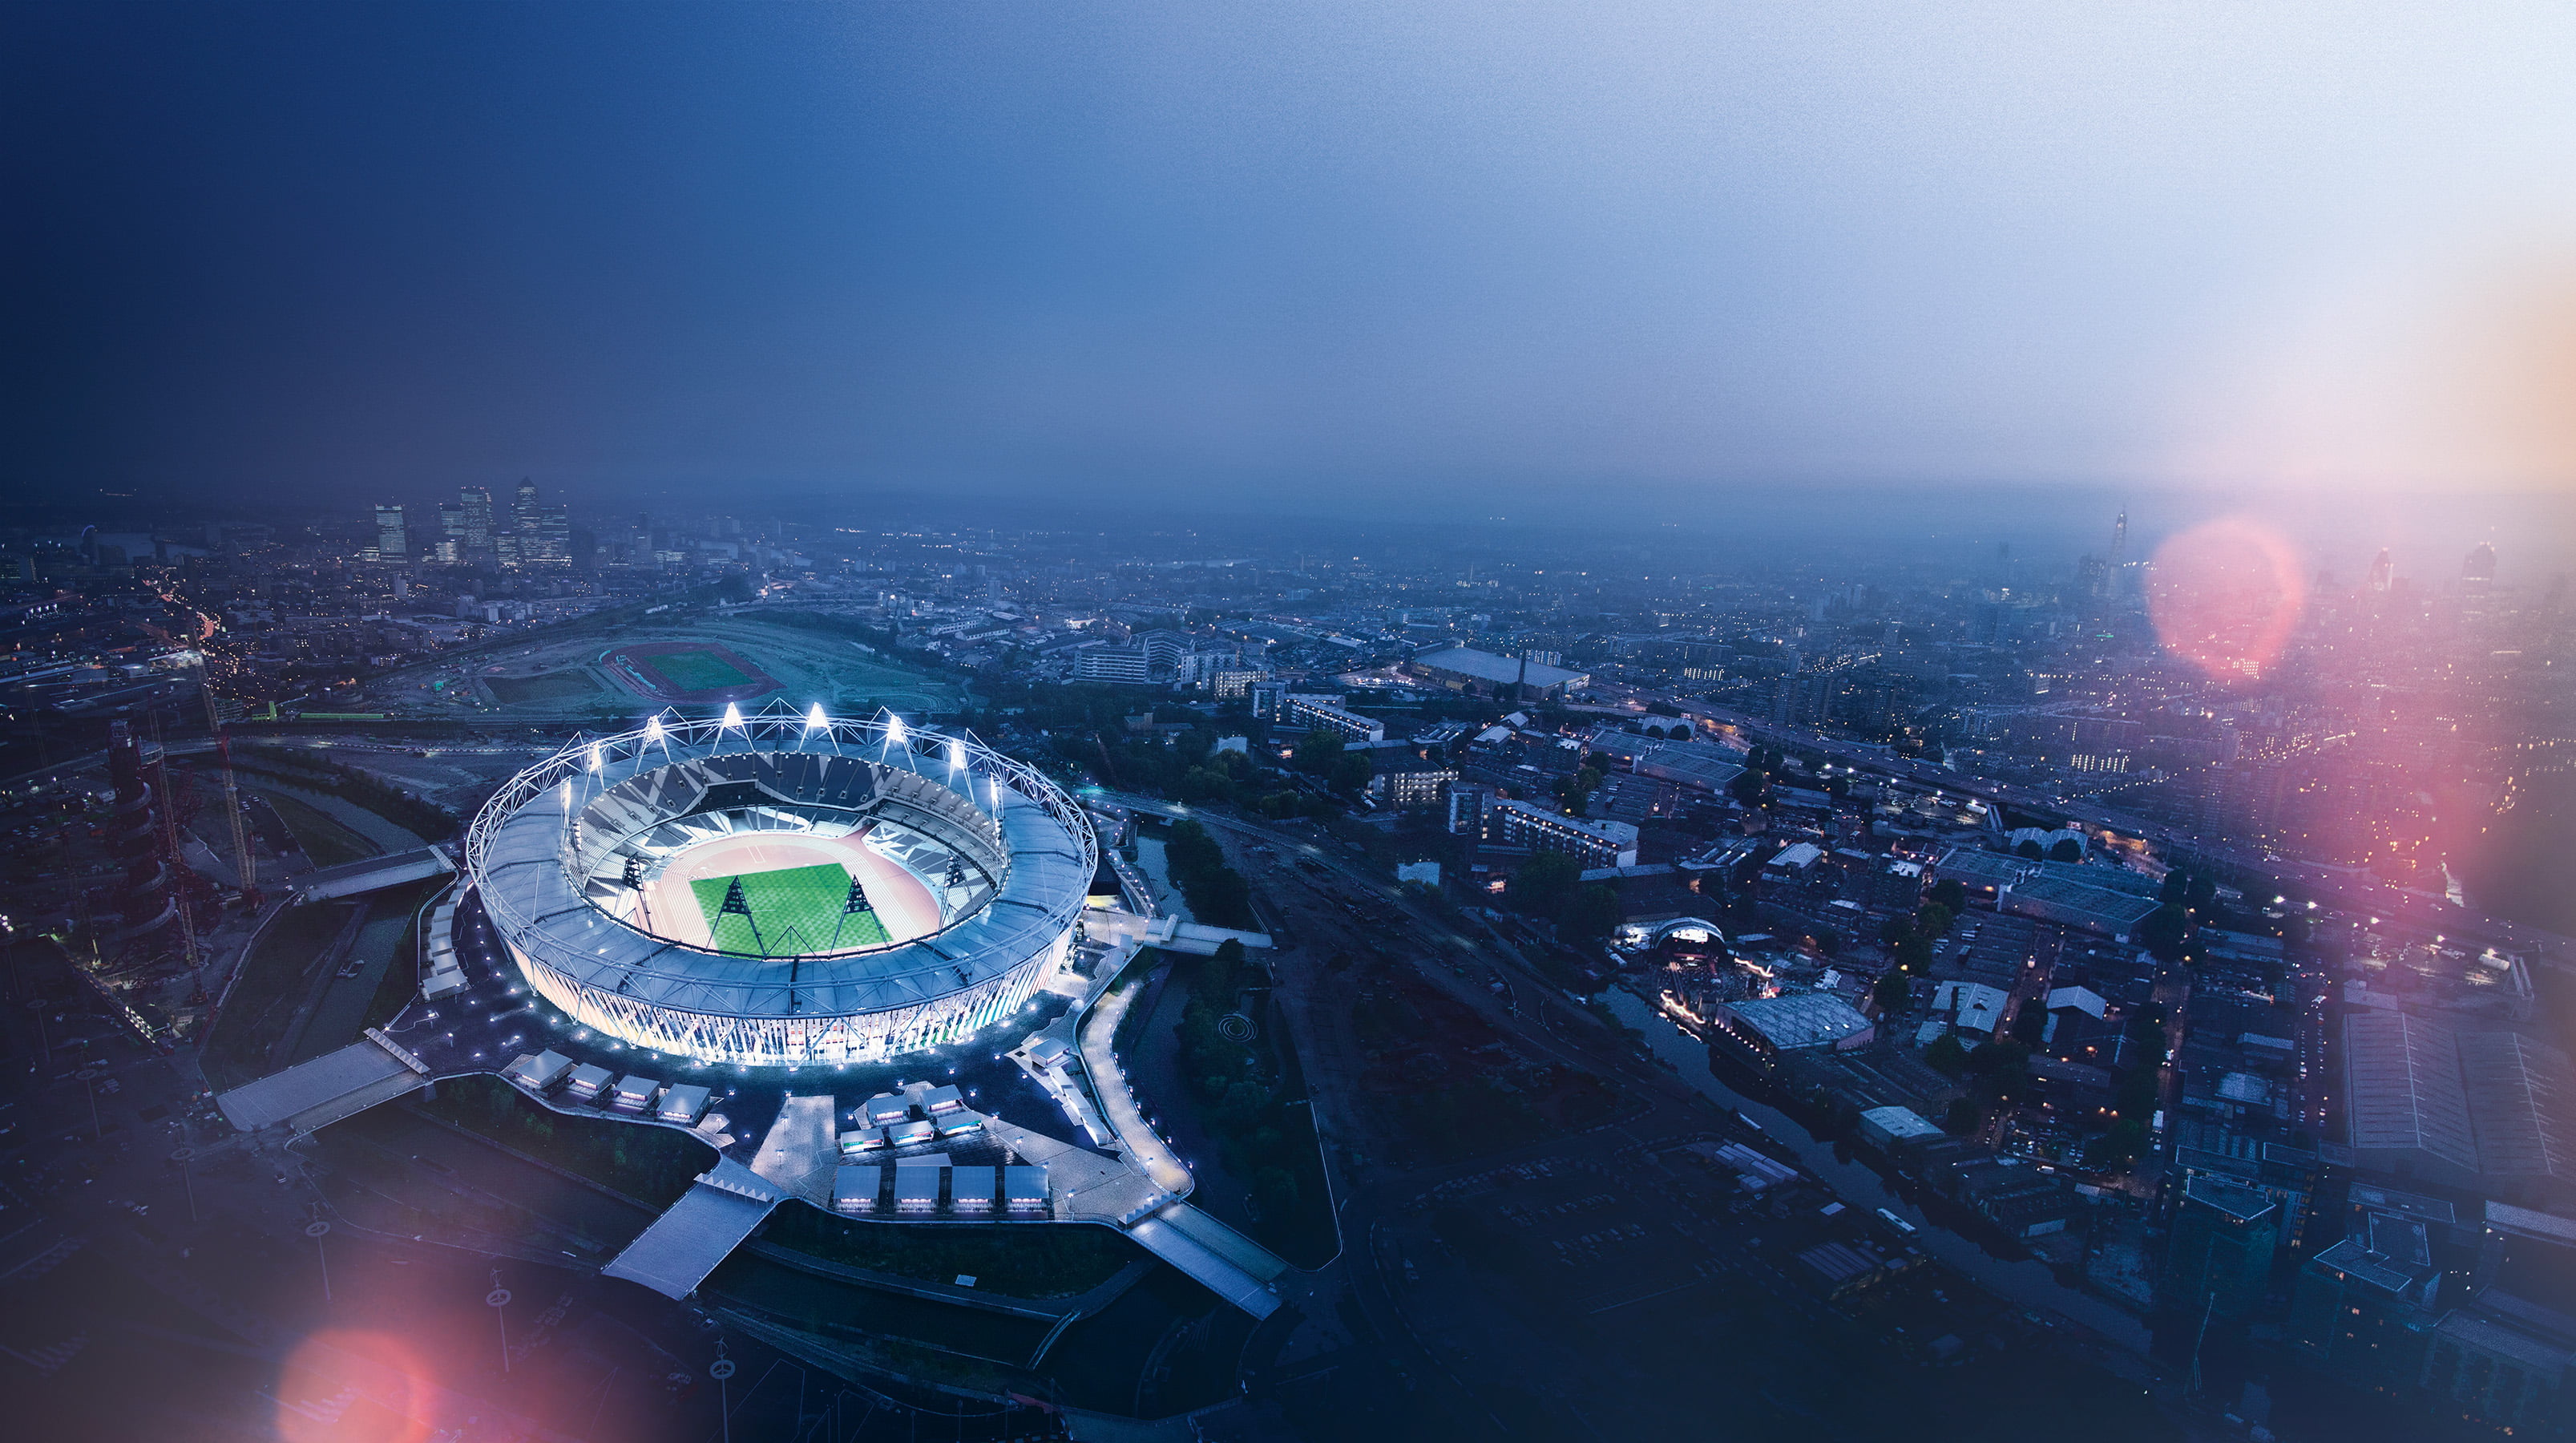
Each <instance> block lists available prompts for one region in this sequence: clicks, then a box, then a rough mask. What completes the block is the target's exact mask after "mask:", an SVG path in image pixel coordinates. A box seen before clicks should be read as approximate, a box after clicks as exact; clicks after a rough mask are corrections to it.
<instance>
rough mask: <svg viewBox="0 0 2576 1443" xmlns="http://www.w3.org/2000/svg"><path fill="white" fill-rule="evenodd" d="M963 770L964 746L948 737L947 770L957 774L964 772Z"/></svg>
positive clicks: (964, 762) (953, 738)
mask: <svg viewBox="0 0 2576 1443" xmlns="http://www.w3.org/2000/svg"><path fill="white" fill-rule="evenodd" d="M965 769H966V744H965V743H964V742H962V741H959V740H958V739H957V738H955V737H950V738H949V739H948V770H950V771H952V772H957V771H964V770H965Z"/></svg>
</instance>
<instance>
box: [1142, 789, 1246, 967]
mask: <svg viewBox="0 0 2576 1443" xmlns="http://www.w3.org/2000/svg"><path fill="white" fill-rule="evenodd" d="M1163 860H1164V862H1165V863H1166V864H1167V865H1168V866H1170V868H1171V869H1172V885H1174V886H1176V887H1178V888H1180V889H1181V895H1182V896H1183V897H1186V898H1188V899H1189V903H1190V915H1191V916H1194V917H1196V918H1198V919H1199V920H1200V921H1202V922H1204V923H1206V924H1207V925H1209V926H1211V927H1231V928H1235V929H1237V930H1239V931H1245V932H1249V931H1252V930H1254V929H1255V928H1256V927H1257V926H1258V925H1259V923H1258V922H1257V921H1256V919H1255V918H1254V917H1253V915H1252V887H1251V884H1250V883H1248V882H1246V881H1244V880H1243V874H1242V873H1241V872H1238V871H1236V870H1235V869H1233V868H1232V867H1229V866H1227V865H1226V864H1225V851H1224V849H1223V848H1221V847H1219V846H1217V844H1216V838H1214V837H1212V836H1210V835H1208V829H1207V828H1205V827H1203V826H1200V825H1199V824H1198V823H1196V822H1175V823H1173V824H1172V830H1171V835H1170V836H1169V837H1168V838H1166V839H1165V841H1164V843H1163ZM1236 951H1237V953H1238V954H1240V952H1241V951H1242V949H1241V948H1239V947H1238V948H1236Z"/></svg>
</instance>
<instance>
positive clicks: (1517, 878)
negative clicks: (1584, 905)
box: [1511, 852, 1583, 917]
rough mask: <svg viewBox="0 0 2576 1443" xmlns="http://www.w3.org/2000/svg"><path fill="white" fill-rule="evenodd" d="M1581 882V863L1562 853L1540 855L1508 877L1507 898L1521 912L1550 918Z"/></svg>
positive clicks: (1561, 909)
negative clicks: (1508, 888) (1509, 895)
mask: <svg viewBox="0 0 2576 1443" xmlns="http://www.w3.org/2000/svg"><path fill="white" fill-rule="evenodd" d="M1582 883H1583V864H1582V863H1580V862H1578V861H1576V860H1574V859H1573V858H1572V857H1569V856H1567V855H1566V854H1565V853H1563V852H1541V853H1539V854H1538V855H1537V856H1535V857H1532V858H1530V859H1529V860H1528V861H1527V862H1524V863H1522V864H1521V869H1520V870H1519V871H1518V872H1516V873H1514V874H1513V875H1512V885H1511V897H1512V900H1513V902H1514V903H1515V904H1517V905H1518V906H1519V907H1520V909H1521V910H1522V911H1524V912H1529V913H1533V914H1535V915H1537V916H1541V917H1554V916H1555V915H1556V914H1557V913H1559V912H1561V911H1563V910H1564V908H1565V905H1566V903H1567V902H1569V901H1571V900H1573V897H1574V892H1575V889H1576V888H1577V887H1579V886H1581V885H1582Z"/></svg>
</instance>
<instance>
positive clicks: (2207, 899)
mask: <svg viewBox="0 0 2576 1443" xmlns="http://www.w3.org/2000/svg"><path fill="white" fill-rule="evenodd" d="M2156 900H2157V902H2158V903H2159V904H2160V905H2159V906H2157V908H2156V910H2154V911H2152V912H2150V913H2148V914H2147V915H2146V919H2145V920H2144V921H2141V922H2140V923H2139V924H2138V932H2137V938H2138V945H2139V946H2141V947H2144V948H2146V949H2147V950H2148V951H2149V952H2151V953H2153V954H2154V955H2155V959H2156V960H2157V961H2159V962H2168V963H2171V962H2183V961H2187V960H2189V959H2190V958H2191V957H2192V956H2194V955H2195V954H2196V953H2197V952H2198V950H2199V949H2198V948H2196V947H2195V946H2193V944H2192V931H2193V929H2194V928H2195V927H2196V926H2197V925H2198V923H2199V922H2200V920H2201V919H2202V918H2205V917H2209V916H2211V915H2213V912H2214V910H2215V908H2216V907H2217V905H2218V883H2217V882H2215V881H2213V880H2212V879H2210V878H2208V877H2204V876H2199V875H2197V874H2194V873H2191V872H2187V871H2184V870H2182V869H2181V868H2179V867H2177V868H2175V869H2174V870H2173V871H2170V872H2167V873H2165V884H2164V887H2163V889H2162V890H2160V891H2159V892H2157V894H2156Z"/></svg>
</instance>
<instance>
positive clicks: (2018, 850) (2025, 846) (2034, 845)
mask: <svg viewBox="0 0 2576 1443" xmlns="http://www.w3.org/2000/svg"><path fill="white" fill-rule="evenodd" d="M2013 852H2014V853H2015V854H2016V855H2018V856H2024V857H2028V858H2030V859H2031V860H2032V861H2034V862H2036V861H2038V860H2039V859H2040V856H2041V853H2040V850H2039V843H2038V841H2037V840H2035V839H2033V838H2030V837H2024V838H2022V839H2021V840H2020V841H2019V842H2017V843H2015V844H2014V846H2013Z"/></svg>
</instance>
